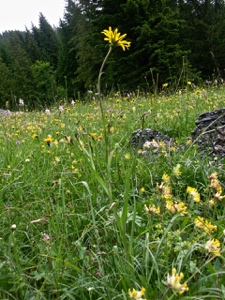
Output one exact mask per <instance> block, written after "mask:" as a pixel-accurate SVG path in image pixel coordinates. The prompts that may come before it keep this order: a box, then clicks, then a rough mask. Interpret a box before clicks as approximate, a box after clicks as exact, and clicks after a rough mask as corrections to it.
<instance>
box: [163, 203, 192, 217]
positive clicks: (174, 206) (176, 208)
mask: <svg viewBox="0 0 225 300" xmlns="http://www.w3.org/2000/svg"><path fill="white" fill-rule="evenodd" d="M166 210H168V211H170V212H171V213H176V212H178V213H180V215H181V216H185V215H186V214H187V213H188V212H187V211H186V210H187V206H185V204H184V203H183V202H180V203H177V202H172V201H166Z"/></svg>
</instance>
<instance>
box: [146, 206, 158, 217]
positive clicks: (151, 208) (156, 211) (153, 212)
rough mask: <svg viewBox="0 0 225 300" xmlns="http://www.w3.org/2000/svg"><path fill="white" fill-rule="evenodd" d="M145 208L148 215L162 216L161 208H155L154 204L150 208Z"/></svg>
mask: <svg viewBox="0 0 225 300" xmlns="http://www.w3.org/2000/svg"><path fill="white" fill-rule="evenodd" d="M144 208H145V210H146V212H147V213H148V214H156V215H159V214H160V207H159V206H158V207H157V208H156V207H155V205H154V204H151V205H149V207H148V206H147V205H146V204H145V205H144Z"/></svg>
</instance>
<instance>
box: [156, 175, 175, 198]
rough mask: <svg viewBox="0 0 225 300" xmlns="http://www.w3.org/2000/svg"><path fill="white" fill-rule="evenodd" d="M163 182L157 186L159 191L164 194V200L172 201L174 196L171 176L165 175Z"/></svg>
mask: <svg viewBox="0 0 225 300" xmlns="http://www.w3.org/2000/svg"><path fill="white" fill-rule="evenodd" d="M162 180H163V182H162V183H161V184H160V185H158V184H157V188H158V191H160V192H161V193H162V198H163V199H166V200H170V199H171V198H172V197H173V195H172V193H171V188H170V177H169V175H167V174H163V176H162Z"/></svg>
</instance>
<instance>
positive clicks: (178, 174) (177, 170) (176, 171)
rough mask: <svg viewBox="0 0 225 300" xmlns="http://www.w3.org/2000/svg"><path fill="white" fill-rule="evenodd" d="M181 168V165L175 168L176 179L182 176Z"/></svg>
mask: <svg viewBox="0 0 225 300" xmlns="http://www.w3.org/2000/svg"><path fill="white" fill-rule="evenodd" d="M180 167H181V165H180V164H177V165H176V166H175V167H174V168H173V174H174V175H175V176H176V177H179V176H180V175H181V171H180Z"/></svg>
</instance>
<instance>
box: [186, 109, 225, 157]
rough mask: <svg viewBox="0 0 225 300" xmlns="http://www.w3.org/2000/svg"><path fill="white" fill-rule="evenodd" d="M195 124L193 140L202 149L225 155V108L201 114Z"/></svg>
mask: <svg viewBox="0 0 225 300" xmlns="http://www.w3.org/2000/svg"><path fill="white" fill-rule="evenodd" d="M195 124H196V128H195V130H193V131H192V133H191V135H192V141H193V143H195V144H197V145H198V147H199V149H200V151H202V152H207V153H209V154H212V155H214V156H222V157H223V156H225V108H220V109H217V110H214V111H210V112H206V113H203V114H201V115H200V116H199V117H198V119H197V120H196V122H195Z"/></svg>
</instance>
